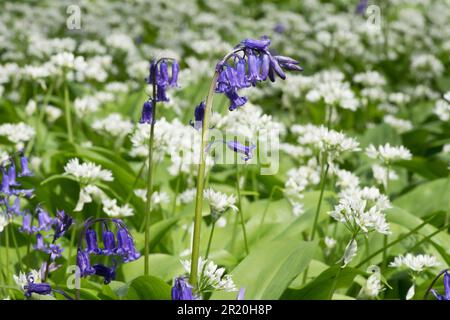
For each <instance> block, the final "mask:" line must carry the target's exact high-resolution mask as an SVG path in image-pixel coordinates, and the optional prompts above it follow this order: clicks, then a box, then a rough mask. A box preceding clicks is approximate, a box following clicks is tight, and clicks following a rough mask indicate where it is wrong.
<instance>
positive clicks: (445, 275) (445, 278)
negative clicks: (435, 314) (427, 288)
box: [431, 271, 450, 301]
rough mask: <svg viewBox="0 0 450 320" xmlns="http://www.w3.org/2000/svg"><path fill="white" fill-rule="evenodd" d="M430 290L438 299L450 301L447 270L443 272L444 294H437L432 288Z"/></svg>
mask: <svg viewBox="0 0 450 320" xmlns="http://www.w3.org/2000/svg"><path fill="white" fill-rule="evenodd" d="M431 292H432V293H433V294H434V296H435V297H436V299H438V300H447V301H450V273H448V271H446V272H445V273H444V294H443V295H442V294H439V293H437V291H436V290H434V289H432V290H431Z"/></svg>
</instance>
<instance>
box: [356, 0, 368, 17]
mask: <svg viewBox="0 0 450 320" xmlns="http://www.w3.org/2000/svg"><path fill="white" fill-rule="evenodd" d="M368 2H369V1H368V0H359V2H358V4H357V5H356V8H355V13H356V14H359V15H364V13H365V12H366V9H367V6H368V5H369V3H368Z"/></svg>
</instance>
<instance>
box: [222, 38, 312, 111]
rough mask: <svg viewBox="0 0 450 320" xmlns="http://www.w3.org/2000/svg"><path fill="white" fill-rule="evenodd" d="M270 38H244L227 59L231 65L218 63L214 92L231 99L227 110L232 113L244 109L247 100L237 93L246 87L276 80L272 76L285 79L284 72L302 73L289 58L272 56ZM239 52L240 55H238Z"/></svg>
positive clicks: (224, 62)
mask: <svg viewBox="0 0 450 320" xmlns="http://www.w3.org/2000/svg"><path fill="white" fill-rule="evenodd" d="M269 45H270V39H268V38H267V37H262V38H260V39H245V40H243V41H241V42H240V43H239V44H238V45H237V46H236V47H235V50H234V53H233V54H232V55H231V56H230V58H229V59H228V60H231V58H233V59H234V66H235V67H233V66H232V65H230V63H231V62H229V61H228V60H227V61H224V60H223V61H221V62H219V63H218V64H217V65H216V70H217V72H219V76H218V79H217V85H216V88H215V91H216V92H218V93H225V95H226V96H227V97H228V99H229V100H230V107H229V110H230V111H233V110H235V109H237V108H238V107H241V106H243V105H244V104H245V103H246V102H247V100H248V99H247V98H246V97H240V96H239V95H238V93H237V90H239V89H242V88H246V87H248V86H249V85H252V86H256V84H257V83H258V82H261V81H265V80H266V79H267V78H269V79H270V81H272V82H274V81H275V76H278V77H280V78H281V79H283V80H284V79H286V74H285V73H284V70H288V71H302V70H303V69H302V68H301V67H300V66H299V65H298V62H297V61H296V60H294V59H292V58H289V57H284V56H273V55H272V54H271V53H270V52H269ZM239 52H242V53H243V54H242V56H239V55H238V53H239Z"/></svg>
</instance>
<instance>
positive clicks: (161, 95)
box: [156, 84, 169, 102]
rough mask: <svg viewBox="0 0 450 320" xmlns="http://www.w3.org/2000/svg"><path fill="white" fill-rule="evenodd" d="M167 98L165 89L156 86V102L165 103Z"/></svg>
mask: <svg viewBox="0 0 450 320" xmlns="http://www.w3.org/2000/svg"><path fill="white" fill-rule="evenodd" d="M167 101H169V98H168V97H167V95H166V87H165V86H162V85H159V84H158V85H157V86H156V102H167Z"/></svg>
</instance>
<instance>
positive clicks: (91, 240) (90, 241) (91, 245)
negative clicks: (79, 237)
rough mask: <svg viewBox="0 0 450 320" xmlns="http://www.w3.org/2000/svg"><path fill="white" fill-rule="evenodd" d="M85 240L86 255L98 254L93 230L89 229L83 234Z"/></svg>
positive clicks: (95, 234) (95, 235)
mask: <svg viewBox="0 0 450 320" xmlns="http://www.w3.org/2000/svg"><path fill="white" fill-rule="evenodd" d="M85 240H86V251H87V252H88V253H94V254H99V253H100V249H99V248H98V244H97V233H96V232H95V230H92V229H91V228H89V229H87V230H86V234H85Z"/></svg>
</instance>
